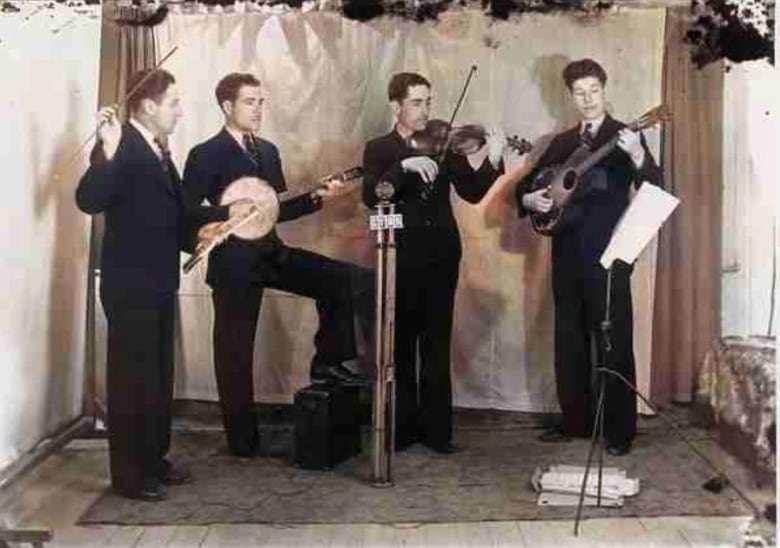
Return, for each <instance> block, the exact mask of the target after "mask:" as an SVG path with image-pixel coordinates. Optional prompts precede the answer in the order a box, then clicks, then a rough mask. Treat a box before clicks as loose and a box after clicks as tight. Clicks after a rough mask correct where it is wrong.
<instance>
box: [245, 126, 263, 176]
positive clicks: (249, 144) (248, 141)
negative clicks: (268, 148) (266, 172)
mask: <svg viewBox="0 0 780 548" xmlns="http://www.w3.org/2000/svg"><path fill="white" fill-rule="evenodd" d="M244 148H245V149H246V153H247V154H248V155H249V158H250V159H251V160H252V161H253V162H254V163H255V164H256V165H257V167H258V168H259V167H260V147H258V146H257V141H256V140H255V137H254V135H250V134H249V133H244Z"/></svg>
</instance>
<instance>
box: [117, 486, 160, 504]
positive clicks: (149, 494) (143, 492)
mask: <svg viewBox="0 0 780 548" xmlns="http://www.w3.org/2000/svg"><path fill="white" fill-rule="evenodd" d="M116 492H117V494H118V495H120V496H122V497H125V498H127V499H134V500H143V501H146V502H160V501H163V500H165V498H166V496H165V489H163V487H162V486H161V485H154V486H149V487H143V488H142V489H139V490H138V491H135V490H123V489H117V490H116Z"/></svg>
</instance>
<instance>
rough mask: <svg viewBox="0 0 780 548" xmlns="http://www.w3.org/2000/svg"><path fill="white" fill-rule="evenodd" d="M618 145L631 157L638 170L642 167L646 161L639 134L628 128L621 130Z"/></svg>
mask: <svg viewBox="0 0 780 548" xmlns="http://www.w3.org/2000/svg"><path fill="white" fill-rule="evenodd" d="M617 145H618V146H619V147H620V148H622V149H623V150H624V151H625V152H626V154H628V155H629V157H631V161H632V162H633V163H634V166H636V167H637V168H639V167H641V166H642V164H643V163H644V161H645V149H644V147H643V146H642V141H641V140H640V139H639V134H638V133H636V132H634V131H631V130H630V129H628V128H623V129H621V130H620V132H619V133H618V142H617Z"/></svg>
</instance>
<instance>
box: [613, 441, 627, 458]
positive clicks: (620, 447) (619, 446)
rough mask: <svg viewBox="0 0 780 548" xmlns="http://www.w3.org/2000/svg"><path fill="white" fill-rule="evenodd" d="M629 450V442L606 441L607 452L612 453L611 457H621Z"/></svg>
mask: <svg viewBox="0 0 780 548" xmlns="http://www.w3.org/2000/svg"><path fill="white" fill-rule="evenodd" d="M630 452H631V442H630V441H629V442H623V443H608V444H607V453H608V454H610V455H612V456H613V457H622V456H623V455H628V454H629V453H630Z"/></svg>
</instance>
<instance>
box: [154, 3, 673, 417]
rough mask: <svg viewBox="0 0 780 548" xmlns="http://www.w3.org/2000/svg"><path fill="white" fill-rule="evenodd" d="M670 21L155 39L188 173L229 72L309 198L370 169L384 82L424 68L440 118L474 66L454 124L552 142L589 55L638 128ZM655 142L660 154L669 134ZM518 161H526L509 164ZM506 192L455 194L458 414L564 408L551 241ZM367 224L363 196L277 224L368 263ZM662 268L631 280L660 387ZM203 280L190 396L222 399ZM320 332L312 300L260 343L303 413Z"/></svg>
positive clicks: (443, 23) (291, 29)
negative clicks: (555, 342) (656, 311)
mask: <svg viewBox="0 0 780 548" xmlns="http://www.w3.org/2000/svg"><path fill="white" fill-rule="evenodd" d="M663 29H664V12H663V10H657V9H656V10H625V11H619V12H614V13H612V14H609V15H605V16H603V17H598V18H582V17H578V16H574V15H526V16H523V17H522V18H513V19H511V20H510V21H507V22H495V21H493V22H491V21H490V19H489V18H486V17H485V16H484V15H482V14H481V13H480V12H458V13H447V14H444V15H443V16H442V17H441V20H440V21H439V22H438V23H437V24H433V23H426V24H418V23H413V22H407V21H401V20H399V19H389V18H381V19H377V20H373V21H371V22H369V23H359V22H355V21H350V20H347V19H344V18H342V17H340V16H339V15H338V14H333V13H319V12H315V13H308V14H305V15H300V14H288V15H284V16H281V17H280V16H270V17H269V16H265V15H260V14H246V15H245V14H199V15H182V14H173V15H171V16H169V17H168V19H167V20H166V22H165V23H164V24H163V25H161V26H160V27H158V32H157V37H158V39H159V51H160V55H164V54H165V53H167V52H168V51H169V50H170V49H171V48H172V47H173V46H178V48H179V49H178V51H177V52H176V53H175V54H174V55H173V57H171V59H170V60H169V62H168V63H167V64H166V68H167V69H169V70H170V71H171V72H172V73H173V74H174V75H175V76H176V78H177V79H178V82H179V84H180V87H181V92H182V95H183V102H184V103H183V104H184V110H185V117H184V118H183V119H182V120H181V122H180V124H179V127H178V129H177V132H176V134H175V136H174V137H175V138H174V141H173V145H174V147H175V148H174V155H175V157H176V160H177V162H178V165H179V166H180V167H183V163H184V160H185V158H186V154H187V151H188V149H189V148H190V147H191V146H193V145H195V144H196V143H198V142H200V141H202V140H204V139H206V138H207V137H209V136H211V135H212V134H214V133H215V132H216V131H218V130H219V129H220V127H221V123H222V119H221V115H220V113H219V110H218V108H217V105H216V102H215V100H214V95H213V94H214V87H215V85H216V83H217V81H218V80H219V79H220V78H221V77H222V76H224V75H225V74H227V73H229V72H234V71H242V72H243V71H246V72H252V73H255V74H257V75H258V76H259V78H260V79H261V80H262V82H263V84H264V86H265V89H266V93H267V96H268V100H267V102H266V105H267V109H266V111H265V121H264V125H263V133H264V135H265V136H266V137H267V138H269V139H270V140H271V141H273V142H275V143H276V144H277V145H278V146H279V148H280V150H281V154H282V161H283V164H284V169H285V173H286V176H287V179H288V183H289V185H290V187H291V188H292V189H293V191H295V190H296V189H298V190H300V189H302V188H304V187H305V185H306V184H308V183H309V182H310V181H313V180H314V179H315V178H318V177H321V176H323V175H326V174H327V173H329V172H332V171H336V170H341V169H344V168H347V167H351V166H352V165H356V164H359V163H360V159H361V157H362V151H363V146H364V144H365V142H366V141H367V140H369V139H370V138H373V137H376V136H378V135H380V134H383V133H385V132H387V131H388V130H389V129H390V128H391V126H392V122H393V120H392V115H391V111H390V108H389V106H388V104H387V99H386V85H387V81H388V79H389V77H390V76H391V75H392V74H394V73H395V72H398V71H402V70H406V71H417V72H420V73H422V74H424V75H426V76H427V77H428V78H429V79H430V80H431V81H432V83H433V95H434V115H435V116H437V117H441V118H449V115H450V113H451V110H452V108H453V106H454V104H455V102H456V100H457V97H458V94H459V93H460V90H461V87H462V84H463V81H464V79H465V76H466V74H467V72H468V69H469V67H470V66H471V64H476V65H477V66H478V73H477V75H476V76H475V78H474V80H473V82H472V85H471V87H470V89H469V92H468V94H467V96H466V99H465V101H464V103H463V106H462V109H461V111H460V114H459V117H458V120H459V121H461V122H464V123H465V122H482V123H486V124H497V125H500V126H501V127H502V128H504V130H505V131H506V132H507V133H508V134H517V135H519V136H521V137H527V138H529V139H531V140H533V141H536V142H537V143H538V144H539V147H537V150H536V152H535V154H538V152H539V150H538V149H539V148H540V147H542V146H543V144H544V143H545V142H546V139H545V138H542V136H549V134H551V133H552V132H555V131H559V130H561V129H562V128H564V127H565V126H566V125H568V124H569V123H571V121H572V112H571V110H570V108H569V107H568V106H567V103H566V94H565V91H564V88H563V84H562V82H561V79H560V73H561V69H562V68H563V66H564V65H565V64H566V63H567V62H568V61H570V60H574V59H577V58H581V57H592V58H594V59H597V60H598V61H599V62H601V63H602V64H603V66H604V67H605V69H606V71H607V73H608V74H609V82H608V85H607V90H608V94H609V96H608V97H609V107H610V110H611V111H612V112H613V113H614V115H615V116H616V117H617V118H619V119H622V120H625V121H629V120H631V119H634V118H636V117H637V116H639V115H640V114H642V113H643V112H645V111H646V110H648V109H649V108H651V107H653V106H655V105H656V104H658V103H659V102H660V97H661V74H662V61H663V38H664V37H663ZM647 136H648V139H649V141H650V142H651V144H652V146H653V148H654V150H655V151H656V157H657V151H658V148H657V146H658V142H659V134H658V132H657V131H649V132H648V133H647ZM507 161H509V162H510V163H517V162H518V161H523V160H521V159H518V158H516V157H511V156H508V157H507ZM509 190H510V189H501V188H497V189H495V191H493V192H491V194H490V195H489V196H488V197H487V198H486V199H485V200H483V202H482V203H481V204H479V205H478V206H477V207H473V206H470V205H468V204H466V203H464V202H462V201H460V199H459V198H457V197H456V196H454V195H453V200H454V204H455V209H456V215H457V217H458V219H459V223H460V228H461V233H462V236H463V241H464V260H463V263H462V268H461V278H460V285H459V289H458V294H457V304H456V318H455V327H454V336H453V345H454V353H453V356H454V358H453V372H454V375H453V378H454V381H453V382H454V387H455V394H456V404H457V405H460V406H468V407H491V408H500V409H514V410H536V411H539V410H553V409H555V408H556V407H557V403H556V397H555V384H554V380H553V370H552V302H551V299H552V297H551V289H550V268H549V241H548V240H546V239H543V238H541V237H537V236H536V235H535V234H534V233H533V232H532V230H531V229H530V227H529V226H528V225H527V224H526V223H522V222H520V221H518V220H516V219H515V216H514V212H513V209H512V206H511V204H510V203H509V202H508V201H507V199H506V198H507V192H508V191H509ZM366 216H367V212H366V210H365V209H364V208H363V206H362V205H361V203H360V199H359V192H355V193H354V194H351V195H349V196H347V197H345V198H344V199H341V200H340V201H339V202H338V203H335V204H332V205H330V206H329V207H327V209H326V210H325V211H323V212H322V213H320V214H316V215H313V216H310V217H308V218H305V219H303V220H300V221H295V222H292V223H285V224H283V225H281V227H280V232H281V234H282V236H283V238H284V239H285V240H286V241H287V242H288V243H289V244H291V245H298V246H302V247H306V248H309V249H313V250H316V251H319V252H322V253H325V254H328V255H331V256H334V257H338V258H341V259H346V260H351V261H355V262H359V263H362V264H365V265H371V264H372V262H373V247H372V240H371V237H372V236H371V235H370V234H369V233H368V231H367V229H366ZM653 261H654V254H653V253H652V251H651V252H650V253H645V255H644V256H643V258H642V259H641V261H640V265H639V266H638V268H637V270H636V271H635V274H634V290H635V292H634V297H635V311H636V312H635V313H636V323H635V326H636V353H637V360H638V364H639V379H640V386H642V387H644V388H645V389H646V388H647V383H648V379H649V367H650V363H649V359H650V352H649V350H650V343H651V341H650V333H651V329H650V327H651V325H652V317H651V314H652V307H651V306H650V305H651V301H652V295H653ZM204 274H205V269H204V268H201V269H200V270H199V271H194V272H193V273H191V274H190V275H189V276H188V277H185V278H184V280H183V284H182V288H181V293H180V305H179V310H180V316H179V339H178V343H177V344H178V347H177V348H178V359H177V371H176V396H177V397H179V398H192V399H205V400H215V399H216V397H217V396H216V388H215V381H214V375H213V370H212V367H213V366H212V350H211V329H212V321H213V316H212V310H211V300H210V294H209V289H208V287H207V286H206V285H205V283H204V278H205V275H204ZM315 326H316V313H315V308H314V306H313V303H312V302H311V301H308V300H306V299H302V298H297V297H293V296H290V295H286V294H282V293H274V292H269V293H268V294H266V298H265V301H264V303H263V309H262V311H261V321H260V323H259V327H258V331H257V338H256V350H257V351H256V358H255V362H256V363H255V373H256V374H255V383H256V392H255V393H256V397H257V399H258V400H259V401H269V402H289V401H291V399H292V395H293V394H294V392H295V391H296V390H297V389H299V388H300V387H302V386H304V385H305V384H306V383H307V381H308V378H307V374H308V363H309V359H310V357H311V355H312V352H313V348H312V336H313V333H314V329H315Z"/></svg>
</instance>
